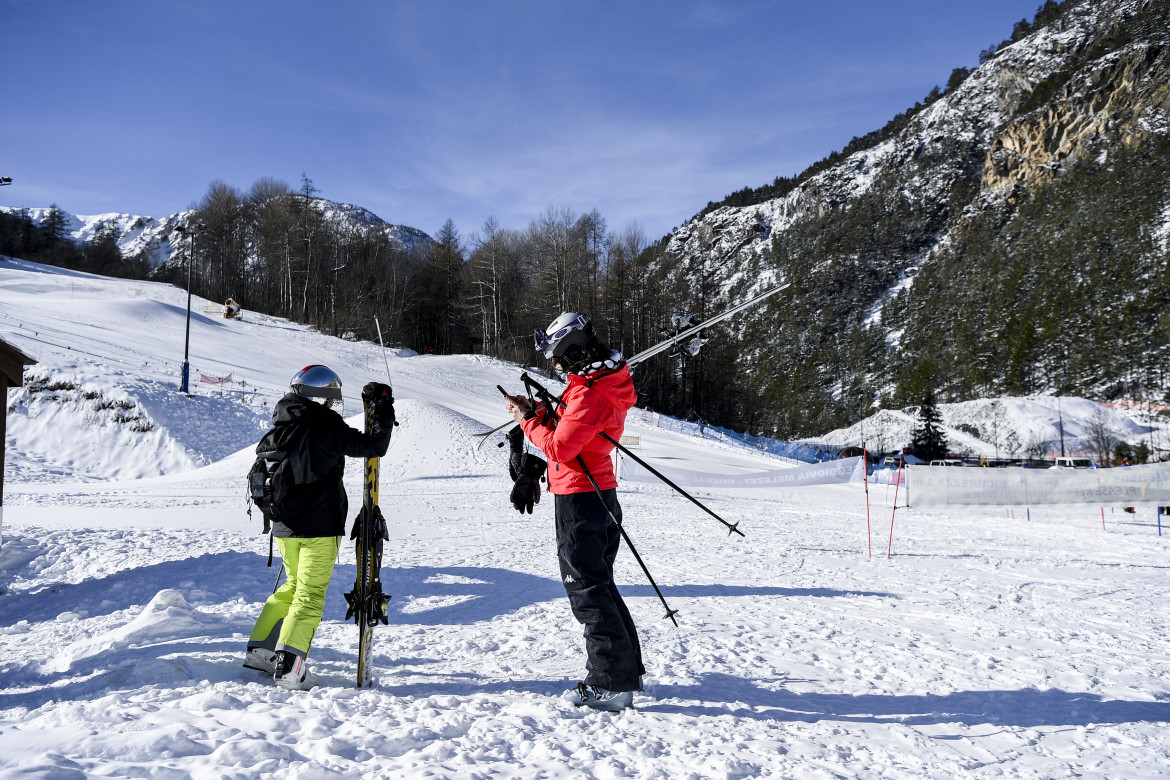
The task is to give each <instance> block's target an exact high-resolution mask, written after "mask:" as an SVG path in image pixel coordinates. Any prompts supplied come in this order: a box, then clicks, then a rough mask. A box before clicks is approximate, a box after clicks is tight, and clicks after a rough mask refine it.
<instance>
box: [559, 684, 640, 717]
mask: <svg viewBox="0 0 1170 780" xmlns="http://www.w3.org/2000/svg"><path fill="white" fill-rule="evenodd" d="M564 699H565V701H567V702H568V703H569V704H572V705H573V706H574V707H590V708H592V709H595V710H606V711H608V712H617V711H619V710H624V709H626V708H627V707H632V706H633V705H634V692H633V691H609V690H606V689H605V688H600V687H598V686H596V685H586V684H585V683H578V684H577V687H575V688H570V689H569V690H568V691H566V692H565V695H564Z"/></svg>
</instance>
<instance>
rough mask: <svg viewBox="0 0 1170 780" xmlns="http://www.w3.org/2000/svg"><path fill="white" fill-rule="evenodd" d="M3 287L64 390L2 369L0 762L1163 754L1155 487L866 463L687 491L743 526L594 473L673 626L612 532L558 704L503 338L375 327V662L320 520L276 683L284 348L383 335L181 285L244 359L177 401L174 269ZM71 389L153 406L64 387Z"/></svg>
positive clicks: (722, 772) (534, 761)
mask: <svg viewBox="0 0 1170 780" xmlns="http://www.w3.org/2000/svg"><path fill="white" fill-rule="evenodd" d="M205 303H206V302H204V301H196V303H195V304H194V305H193V308H194V311H195V312H199V311H201V310H202V307H203V305H204V304H205ZM242 303H243V304H244V306H245V309H246V306H247V302H246V301H242ZM0 315H2V316H0V337H2V338H4V339H5V340H6V341H9V342H10V343H12V344H14V345H15V346H17V347H18V348H19V349H21V350H22V351H24V352H25V353H26V354H29V355H31V356H33V357H35V358H36V359H37V360H38V361H39V365H37V366H35V367H33V368H32V369H31V371H30V376H36V377H40V378H42V379H43V380H44V382H45V386H46V388H47V387H48V386H49V385H52V384H58V383H69V384H73V385H74V388H72V389H68V388H64V387H62V388H61V389H58V390H48V389H42V390H41V391H39V392H34V393H30V392H29V390H28V389H23V390H13V391H11V392H10V394H9V397H8V404H9V407H10V411H9V423H10V424H9V427H8V433H7V439H6V443H7V461H8V462H7V465H6V471H5V482H4V489H5V491H4V499H5V507H4V509H5V514H4V516H3V523H4V526H3V532H4V540H3V545H2V547H0V680H2V682H0V778H10V777H44V778H49V777H53V778H70V777H137V776H146V775H150V776H157V777H184V778H186V777H194V778H224V777H229V778H230V777H241V778H242V777H256V776H261V775H263V776H271V777H279V778H319V777H321V778H323V777H357V776H362V777H387V778H391V777H392V778H414V777H438V778H482V777H517V778H548V777H605V778H610V777H639V778H739V777H784V778H907V777H915V778H939V777H957V776H963V777H972V778H992V777H995V778H1003V777H1016V778H1049V777H1065V776H1069V777H1074V776H1075V777H1082V778H1118V777H1124V778H1129V779H1132V778H1155V777H1164V776H1165V766H1166V762H1167V759H1168V758H1170V734H1168V732H1167V729H1166V724H1167V722H1168V721H1170V671H1168V670H1170V644H1168V641H1167V638H1166V637H1167V634H1168V628H1170V626H1168V625H1167V623H1168V621H1167V618H1166V612H1165V610H1164V609H1163V608H1162V607H1163V604H1162V597H1161V588H1162V587H1164V584H1165V571H1166V569H1167V567H1170V551H1168V544H1170V537H1163V536H1161V535H1160V534H1159V529H1158V526H1157V522H1158V520H1157V515H1155V514H1154V512H1153V507H1150V506H1139V507H1137V508H1136V513H1135V514H1133V515H1129V514H1126V513H1123V512H1120V511H1118V512H1116V513H1114V512H1112V511H1108V510H1106V513H1105V514H1102V513H1101V509H1100V508H1099V507H1092V506H1076V505H1067V506H1056V507H1046V508H1043V509H1033V510H1032V511H1030V512H1029V511H1028V510H1027V508H1025V507H1018V508H1010V509H1008V510H1007V511H1006V512H1005V511H1004V510H1003V509H1002V508H1000V509H997V510H988V509H971V508H956V507H950V508H946V507H944V508H941V509H933V510H930V511H926V510H923V509H919V508H917V507H906V506H901V507H899V508H898V509H897V510H896V512H895V511H894V510H893V508H892V505H893V496H894V494H893V490H894V488H889V487H886V486H881V487H878V486H873V485H871V486H870V488H869V491H868V493H867V491H866V489H865V487H864V486H862V485H856V484H854V485H840V486H822V487H810V488H800V489H776V488H769V489H756V490H743V491H738V492H731V491H727V492H719V491H702V492H698V493H697V494H696V495H697V496H698V497H699V498H700V499H701V500H703V501H705V502H707V503H708V504H709V505H710V506H711V507H712V508H713V509H714V510H715V511H717V512H718V513H719V514H720V515H721V516H723V517H725V518H728V519H729V520H731V521H732V522H737V521H738V522H741V523H742V524H741V528H742V529H743V530H744V531H745V533H746V534H747V538H746V539H740V538H739V537H728V536H727V535H726V533H725V531H724V529H723V528H722V527H721V526H719V525H718V524H717V523H716V522H715V521H714V520H713V519H711V518H709V517H707V516H706V515H704V514H703V513H702V512H701V511H700V510H699V509H698V508H697V507H694V506H692V505H691V504H689V503H688V502H686V501H685V500H683V499H682V498H681V497H679V496H677V495H676V494H674V493H673V492H671V491H670V490H669V489H668V488H667V487H665V486H663V485H653V484H646V485H643V484H634V483H631V484H626V485H623V487H622V489H621V496H622V503H623V508H624V509H625V517H626V528H627V530H628V531H629V533H630V534H631V536H632V537H633V539H634V541H635V543H636V544H637V545H638V549H639V552H640V553H641V555H642V557H643V558H644V560H645V561H646V563H647V565H648V566H649V567H650V569H651V571H652V573H653V574H654V576H655V578H656V580H657V582H658V584H659V585H660V587H661V588H662V591H663V594H664V596H665V597H666V599H667V601H668V602H669V603H670V606H671V607H672V608H676V609H678V610H679V616H678V617H679V620H680V626H679V627H678V628H677V629H676V628H674V627H673V626H671V625H670V622H669V621H666V620H663V619H662V616H663V612H664V610H663V608H662V605H661V604H660V603H659V602H658V600H657V598H656V596H655V594H654V592H653V590H652V589H651V588H650V586H649V585H648V584H647V582H646V580H645V578H644V576H643V575H642V573H641V571H640V570H639V569H638V568H637V565H636V563H635V562H634V560H633V558H632V556H631V555H629V554H628V552H626V551H623V552H622V553H621V554H620V556H619V559H618V560H619V563H618V568H619V571H618V580H619V585H620V586H621V588H622V591H623V592H624V593H625V594H626V596H627V598H628V601H629V603H630V607H631V610H632V612H633V614H634V617H635V620H636V621H637V622H638V625H639V630H640V633H641V637H642V641H643V644H644V647H645V656H646V661H647V666H648V669H649V672H648V675H647V678H646V688H647V689H646V692H645V693H644V694H640V695H638V696H637V697H636V699H635V703H636V707H635V709H633V710H630V711H627V712H624V713H620V714H611V713H602V712H593V711H581V710H577V709H575V708H573V707H571V706H570V705H568V704H566V703H563V702H562V701H561V700H560V699H559V695H560V694H561V693H562V692H563V691H564V690H565V689H566V688H568V687H569V686H570V685H572V684H573V683H575V682H576V681H577V680H578V679H580V676H581V674H582V672H583V659H584V656H583V650H582V644H583V643H582V638H581V634H580V628H579V626H577V624H576V623H575V622H574V621H573V619H572V617H571V615H570V613H569V610H568V605H567V601H566V599H565V597H564V593H563V590H562V588H561V585H560V583H559V582H558V575H557V570H556V554H555V543H554V539H553V529H552V509H551V506H550V504H551V502H550V501H547V500H546V501H544V502H542V503H541V504H539V505H538V506H537V508H536V512H535V514H533V515H531V516H527V515H525V516H520V515H518V514H516V513H514V512H513V511H512V510H511V508H510V507H509V506H508V503H507V493H506V491H507V488H508V485H507V478H506V476H505V473H506V469H505V452H504V451H503V450H501V449H498V448H497V447H495V446H494V442H493V443H489V444H488V445H487V446H484V447H482V448H478V447H477V446H476V445H477V444H478V439H477V438H476V437H475V435H474V434H476V433H479V432H482V431H485V430H487V429H488V428H489V427H491V426H494V425H497V424H499V423H500V422H502V421H503V420H504V419H506V417H505V416H504V415H503V414H502V403H501V400H500V399H499V397H498V392H497V391H496V390H495V385H496V384H497V383H498V384H502V385H503V386H504V387H506V388H509V389H513V390H516V389H519V381H518V377H519V374H520V371H521V370H522V369H521V367H519V366H515V365H512V364H508V363H503V362H500V361H496V360H490V359H487V358H483V357H477V356H468V355H463V356H451V357H436V356H416V355H411V354H409V353H401V354H396V355H393V356H391V358H390V371H391V374H392V376H393V380H394V388H395V394H396V397H397V398H398V402H397V408H398V412H399V420H400V422H401V426H400V427H399V428H398V429H396V431H395V435H394V440H393V442H392V444H391V449H390V452H389V453H388V455H387V457H386V458H385V459H383V471H382V474H383V476H382V491H381V504H382V507H383V510H384V512H385V513H386V514H387V517H388V519H389V523H390V532H391V539H390V541H389V542H388V543H387V547H386V559H385V570H384V575H385V576H384V578H385V581H386V584H387V586H388V589H389V590H390V592H392V593H393V594H394V599H393V601H392V602H391V604H390V625H389V626H385V627H379V628H378V629H377V630H376V632H375V652H374V661H375V667H376V668H375V674H374V679H375V686H374V687H373V688H371V689H365V690H359V689H356V688H354V687H353V681H354V676H355V645H356V641H355V640H356V630H355V629H354V628H353V627H352V625H350V624H346V623H344V622H342V615H343V613H344V609H343V606H342V605H343V599H342V593H344V592H345V591H346V590H348V589H349V586H350V583H351V582H352V579H353V577H354V557H353V552H352V548H350V547H349V546H348V544H347V545H345V547H344V548H343V551H342V554H341V558H340V561H339V563H338V565H337V569H336V572H335V576H334V579H333V583H332V585H331V587H330V589H329V592H328V597H327V598H328V601H327V607H326V614H325V620H324V622H323V623H322V626H321V629H320V631H319V632H318V634H317V637H316V639H315V641H314V645H313V651H312V653H311V655H310V664H311V665H312V667H313V669H314V671H315V672H316V674H317V675H318V676H319V677H320V679H321V683H322V685H321V687H320V688H317V689H314V690H312V691H308V692H295V693H293V692H288V691H284V690H280V689H277V688H275V687H274V686H273V685H272V683H271V681H270V680H265V679H264V678H263V677H262V676H261V675H259V674H258V673H256V672H252V671H249V670H246V669H244V668H242V666H241V661H242V656H243V646H244V643H245V641H246V635H247V632H248V631H249V629H250V628H251V624H252V621H253V620H254V618H255V616H256V614H257V613H258V611H259V609H260V605H261V603H262V602H263V600H264V599H265V597H266V596H267V595H268V593H269V592H271V590H272V587H273V584H274V582H275V580H276V569H275V568H273V569H268V568H266V567H265V566H264V561H265V559H266V556H267V549H268V545H267V540H266V539H265V538H264V537H263V536H261V535H259V526H260V523H259V520H258V519H257V518H253V519H252V520H250V521H249V519H248V517H247V515H246V514H245V510H244V500H243V476H244V474H245V473H246V471H247V468H248V466H249V464H250V461H251V457H252V456H251V452H250V451H251V448H252V447H253V446H254V444H255V441H256V440H257V439H258V437H259V435H260V433H261V432H262V430H263V429H264V428H265V427H266V425H267V415H268V413H269V410H270V409H271V404H272V403H273V401H275V400H276V399H277V398H278V397H279V396H280V394H281V392H282V390H283V388H284V386H285V383H286V382H287V380H288V378H289V377H290V376H291V375H292V374H293V373H294V372H295V371H296V370H297V369H299V368H300V367H301V366H302V365H304V364H305V363H307V362H316V361H321V362H327V363H328V364H329V365H330V366H331V367H333V368H334V369H335V370H337V371H338V372H339V374H341V376H342V377H343V379H344V381H345V393H346V399H345V400H346V404H347V408H348V412H347V413H349V414H353V413H354V412H356V411H357V409H358V404H357V393H358V391H359V390H360V387H361V386H362V384H363V383H364V382H366V381H369V380H373V379H379V378H384V377H385V372H384V367H383V362H382V356H381V353H380V350H379V349H378V347H377V346H376V345H374V344H370V343H353V342H347V341H341V340H338V339H332V338H329V337H327V336H325V335H322V334H319V333H315V332H313V331H311V330H309V329H307V328H304V327H301V326H298V325H294V324H292V323H288V322H286V321H283V320H279V319H276V318H269V317H263V316H260V315H257V314H254V313H252V312H248V311H245V316H244V319H243V320H242V321H234V320H233V321H227V320H222V319H216V318H212V317H205V316H200V315H197V314H195V313H193V314H192V330H191V361H192V364H193V367H196V368H198V369H201V370H204V371H205V372H207V373H209V374H215V375H224V374H227V373H229V372H230V373H233V376H234V378H235V379H236V380H237V381H242V382H244V384H243V385H236V386H233V387H231V388H223V387H218V386H217V387H214V388H213V387H209V386H197V387H196V388H195V394H194V397H192V398H187V397H185V396H183V395H180V394H179V393H177V392H176V384H177V376H178V365H177V363H178V361H180V360H181V354H182V348H183V335H184V317H185V293H184V292H183V291H181V290H178V289H176V288H173V287H169V286H166V285H158V284H148V283H143V282H130V281H122V280H113V279H106V278H103V277H96V276H89V275H85V274H77V273H69V272H64V271H59V270H56V269H52V268H48V267H44V266H36V265H33V264H30V263H23V262H19V261H0ZM99 356H100V357H99ZM193 376H195V377H197V376H198V373H197V372H193ZM50 393H52V394H53V398H52V399H51V398H50V395H49V394H50ZM86 393H89V394H91V395H92V394H96V395H95V396H94V397H93V398H89V399H87V398H85V394H86ZM101 399H106V400H115V401H125V402H127V403H130V404H132V405H133V411H132V410H130V409H120V411H123V412H126V413H127V415H138V418H139V419H140V420H149V421H150V422H151V423H152V424H153V426H154V428H153V429H152V430H150V431H148V432H144V433H135V432H133V431H131V430H129V428H130V427H131V426H132V425H133V423H130V422H124V423H118V422H116V421H115V420H114V419H113V414H114V413H115V412H116V411H119V409H118V408H117V407H111V408H109V409H104V410H101V411H98V412H95V411H94V410H93V409H92V405H93V404H95V403H96V402H97V401H99V400H101ZM997 400H1002V399H997ZM1025 400H1027V399H1025ZM1033 403H1040V404H1042V405H1043V404H1045V403H1047V402H1046V401H1043V400H1042V399H1041V400H1039V401H1037V400H1036V399H1031V400H1028V402H1027V403H1024V402H1023V401H1020V402H1018V403H1015V402H1013V403H1012V404H1007V402H1006V401H1004V402H1003V403H1000V404H999V407H998V408H1000V409H1001V410H1002V412H1001V414H1002V415H1003V419H1004V420H1008V419H1019V420H1032V419H1033V418H1034V417H1035V418H1036V419H1037V420H1038V421H1037V422H1035V425H1036V426H1038V427H1040V428H1044V427H1045V426H1048V425H1049V424H1050V423H1049V422H1046V419H1047V418H1046V417H1044V416H1043V415H1034V414H1033V412H1032V406H1031V404H1033ZM87 404H89V405H90V406H87ZM1061 404H1062V407H1061V409H1062V412H1063V415H1064V419H1065V422H1066V424H1068V425H1071V424H1072V422H1071V421H1072V420H1074V419H1081V418H1080V417H1079V412H1078V411H1077V410H1076V408H1075V404H1074V403H1073V402H1072V401H1071V399H1061ZM972 409H973V411H971V417H970V418H969V419H975V418H979V419H984V417H982V415H984V414H985V413H986V409H985V410H984V411H982V412H980V411H978V410H976V408H975V407H972ZM890 414H891V416H896V415H897V414H900V413H890ZM955 414H956V415H958V411H956V412H955ZM944 416H945V415H944ZM641 417H642V416H641V415H635V416H634V419H632V420H631V424H630V430H629V432H630V433H631V434H632V435H636V436H638V437H639V440H640V444H639V445H638V452H639V454H640V455H641V456H642V457H644V458H647V459H648V460H649V461H650V462H652V463H655V464H658V465H662V466H672V467H678V468H686V469H693V470H700V471H712V472H718V473H747V472H751V471H760V470H764V469H768V468H776V467H777V466H778V461H776V460H775V459H771V458H767V457H764V456H761V455H759V454H758V453H755V452H752V451H751V450H749V449H743V448H736V447H734V446H732V445H730V444H726V443H714V442H710V441H706V440H703V439H698V438H692V437H687V436H683V435H680V434H676V433H668V432H665V431H661V430H659V429H656V428H654V427H651V426H650V425H649V424H647V423H645V422H643V421H642V420H641ZM955 419H959V416H956V417H955ZM964 419H968V418H964ZM351 424H355V425H356V424H357V418H356V416H355V417H351ZM1019 424H1020V425H1023V423H1022V422H1020V423H1019ZM353 465H356V464H353ZM353 465H351V468H350V469H349V470H348V473H347V487H348V490H349V493H350V496H351V500H352V499H353V497H355V496H357V495H358V493H359V487H358V472H359V471H360V469H358V468H355V467H353ZM867 496H868V499H869V506H868V509H867ZM900 503H903V504H904V501H900ZM1103 525H1104V527H1102V526H1103ZM867 528H868V529H869V530H868V532H867ZM891 530H892V531H893V535H892V537H891V536H890V531H891ZM1164 538H1166V539H1167V541H1163V539H1164ZM871 550H872V554H871Z"/></svg>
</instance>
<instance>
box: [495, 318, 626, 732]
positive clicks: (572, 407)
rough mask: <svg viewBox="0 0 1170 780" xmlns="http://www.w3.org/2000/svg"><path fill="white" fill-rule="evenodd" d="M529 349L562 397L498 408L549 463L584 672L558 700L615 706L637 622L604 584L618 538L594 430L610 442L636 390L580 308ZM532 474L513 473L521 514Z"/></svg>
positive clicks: (532, 486) (535, 494) (621, 703)
mask: <svg viewBox="0 0 1170 780" xmlns="http://www.w3.org/2000/svg"><path fill="white" fill-rule="evenodd" d="M536 346H537V349H538V350H539V351H540V352H542V353H543V354H544V356H545V357H546V358H547V359H548V360H550V361H551V363H552V366H553V368H554V370H556V371H557V372H558V373H560V374H564V375H566V377H567V383H568V385H567V387H566V389H565V392H564V394H563V395H562V396H561V402H562V404H561V406H560V407H559V409H557V410H548V409H532V408H530V404H529V403H528V399H527V398H525V397H523V396H509V397H508V402H507V409H508V413H509V414H511V415H512V416H513V418H514V419H515V420H516V421H517V422H518V423H520V426H521V428H522V429H523V431H524V434H525V435H526V436H527V437H528V439H529V440H530V441H531V442H532V443H533V444H534V445H536V447H538V448H539V449H540V450H541V451H542V452H544V454H545V455H546V456H547V457H548V459H549V461H550V464H551V465H550V466H549V468H548V472H547V474H548V485H549V492H550V493H552V494H553V495H554V496H555V499H554V504H555V515H556V531H557V557H558V559H559V562H560V570H561V581H562V582H563V583H564V586H565V592H566V594H567V595H568V597H569V605H570V607H571V608H572V610H573V615H574V617H576V618H577V620H578V622H580V623H582V624H583V625H584V626H585V652H586V654H587V656H588V657H587V660H586V664H585V668H586V670H587V674H586V676H585V679H584V681H582V682H581V683H580V684H578V685H577V686H576V687H574V688H573V689H571V690H570V691H568V692H567V693H566V694H565V698H566V699H567V700H568V701H570V702H572V703H573V704H575V705H578V706H582V705H583V706H587V707H592V708H595V709H603V710H621V709H625V708H626V707H629V706H630V705H631V704H632V703H633V691H640V690H642V679H641V678H642V675H643V674H645V672H646V670H645V667H643V665H642V649H641V645H640V644H639V642H638V632H637V629H636V628H635V626H634V621H633V619H632V618H631V617H630V612H629V610H628V609H627V608H626V605H625V602H624V601H622V597H621V594H620V593H618V589H617V586H616V585H615V584H614V581H613V563H614V559H615V558H616V556H617V550H618V543H619V542H620V541H621V535H620V531H619V530H618V528H617V527H616V526H615V525H614V523H613V520H611V519H610V513H611V512H612V514H613V517H614V518H615V519H616V520H617V521H618V522H621V519H622V510H621V506H620V505H619V504H618V500H617V476H616V475H615V474H614V470H613V463H612V461H611V460H610V453H611V451H612V450H613V445H612V444H610V443H609V442H607V441H606V440H605V439H603V438H602V437H601V436H600V435H599V434H600V433H602V432H604V433H607V434H609V436H610V437H612V438H613V439H615V440H617V439H620V438H621V435H622V430H623V429H624V427H625V420H626V412H627V411H629V409H630V408H631V407H632V406H633V405H634V403H635V402H636V401H637V400H638V396H637V393H636V392H635V391H634V381H633V378H632V377H631V376H630V369H629V367H628V366H627V365H626V363H625V361H624V360H623V358H622V355H621V353H620V352H616V351H612V350H610V349H609V347H607V346H605V345H604V344H602V343H601V341H600V340H599V339H598V338H597V335H596V334H595V333H594V330H593V323H591V322H590V321H589V318H588V317H587V316H585V315H584V314H577V313H575V312H566V313H564V314H562V315H561V316H559V317H557V318H556V319H555V320H553V322H552V324H550V325H549V326H548V327H547V328H546V329H545V330H543V331H540V330H538V331H536ZM589 475H591V476H592V477H593V479H594V480H595V481H596V482H597V487H598V489H599V491H598V490H594V487H593V484H592V483H591V482H590V480H589ZM539 476H540V475H539V474H536V475H535V476H533V475H532V474H531V473H529V474H524V473H521V474H520V476H519V478H518V480H517V484H516V487H515V488H514V490H513V498H514V505H516V507H517V509H519V510H520V511H521V512H523V511H524V509H525V508H527V510H528V511H529V512H531V511H532V503H533V502H534V501H536V500H539V487H538V486H537V484H536V481H537V480H538V479H539ZM529 491H530V492H529ZM518 493H520V494H526V495H528V500H527V502H526V503H525V502H524V501H523V500H521V502H520V503H516V502H515V496H516V495H517V494H518ZM607 507H608V508H607Z"/></svg>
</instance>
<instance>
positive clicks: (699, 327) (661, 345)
mask: <svg viewBox="0 0 1170 780" xmlns="http://www.w3.org/2000/svg"><path fill="white" fill-rule="evenodd" d="M789 285H790V283H789V282H785V283H784V284H781V285H777V286H776V287H773V288H771V289H768V290H764V292H762V293H760V294H759V295H756V296H755V297H753V298H750V299H749V300H746V301H744V302H743V303H740V304H736V305H735V306H732V307H731V308H730V309H728V310H727V311H724V312H721V313H719V314H716V315H715V316H714V317H710V318H709V319H706V320H704V321H703V322H700V323H698V324H695V325H689V324H688V325H687V327H684V328H682V329H680V330H679V331H678V332H677V333H675V334H673V335H671V336H669V337H667V338H666V339H665V340H663V341H660V342H658V343H657V344H655V345H654V346H652V347H650V348H649V349H644V350H642V351H641V352H639V353H638V354H636V355H634V356H633V357H629V358H626V365H627V366H629V367H630V368H633V367H634V366H636V365H638V364H639V363H641V362H642V361H644V360H648V359H650V358H652V357H654V356H655V355H658V354H660V353H662V352H665V351H666V350H668V349H671V348H672V347H674V346H675V345H676V344H678V343H680V342H682V341H686V340H687V339H689V338H694V337H697V336H698V335H699V334H700V333H701V332H702V331H704V330H706V329H707V328H709V327H711V326H712V325H716V324H718V323H720V322H723V321H724V320H725V319H727V318H728V317H731V316H733V315H735V314H738V313H739V312H741V311H743V310H744V309H748V308H751V307H752V306H755V305H756V304H757V303H760V302H761V301H763V300H765V299H766V298H769V297H771V296H773V295H775V294H776V293H778V292H780V291H781V290H786V289H788V287H789ZM691 316H693V315H691ZM682 319H683V321H684V322H688V323H689V318H682ZM514 424H515V423H514V422H513V421H511V420H509V421H508V422H506V423H504V424H503V425H497V426H496V427H495V428H492V429H491V430H490V431H488V432H487V433H477V434H475V435H476V436H479V437H481V438H480V440H479V444H478V445H476V449H479V448H480V447H482V446H483V443H484V442H485V441H487V440H488V439H490V438H491V437H492V434H494V433H498V432H499V431H502V430H504V429H505V428H507V427H508V426H509V425H514Z"/></svg>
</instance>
